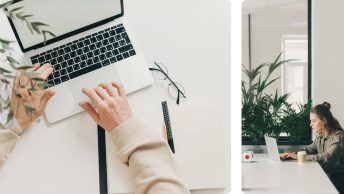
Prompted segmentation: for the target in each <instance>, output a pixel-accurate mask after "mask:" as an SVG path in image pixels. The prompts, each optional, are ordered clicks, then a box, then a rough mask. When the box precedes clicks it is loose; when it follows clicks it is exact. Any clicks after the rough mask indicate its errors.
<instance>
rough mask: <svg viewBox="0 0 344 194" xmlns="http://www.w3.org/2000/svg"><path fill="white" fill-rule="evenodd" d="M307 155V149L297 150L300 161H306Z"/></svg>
mask: <svg viewBox="0 0 344 194" xmlns="http://www.w3.org/2000/svg"><path fill="white" fill-rule="evenodd" d="M306 156H307V153H306V151H298V152H297V160H298V161H299V162H306Z"/></svg>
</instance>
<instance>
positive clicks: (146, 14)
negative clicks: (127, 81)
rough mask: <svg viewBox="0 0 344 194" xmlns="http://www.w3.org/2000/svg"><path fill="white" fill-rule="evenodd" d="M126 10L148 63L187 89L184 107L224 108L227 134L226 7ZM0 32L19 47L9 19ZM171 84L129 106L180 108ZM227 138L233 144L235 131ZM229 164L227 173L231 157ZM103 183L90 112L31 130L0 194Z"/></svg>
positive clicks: (151, 0)
mask: <svg viewBox="0 0 344 194" xmlns="http://www.w3.org/2000/svg"><path fill="white" fill-rule="evenodd" d="M124 3H125V5H124V7H125V17H126V18H127V20H128V23H129V24H130V27H131V29H132V30H133V31H134V33H135V36H136V39H137V40H138V43H139V44H140V47H141V49H142V50H143V51H144V55H145V57H146V60H147V62H148V63H149V64H150V65H152V64H153V61H158V62H162V63H163V64H164V65H165V66H166V67H167V68H168V70H169V75H170V76H171V77H172V79H173V80H175V81H177V82H179V83H181V84H182V85H183V86H184V88H185V90H186V96H187V99H186V100H184V101H182V102H181V105H180V106H179V107H178V108H183V107H197V106H198V105H200V104H214V105H218V106H221V107H223V111H224V113H225V114H224V115H225V116H226V118H225V120H226V121H227V122H226V126H227V129H228V130H227V131H229V125H230V124H229V118H230V117H229V100H230V95H229V90H230V88H229V87H230V78H229V75H230V68H229V61H230V58H229V57H230V50H229V48H230V46H229V45H230V42H229V37H230V33H229V32H230V31H229V30H230V29H229V24H230V23H229V21H230V17H229V15H230V12H229V3H228V2H227V0H211V1H210V0H199V1H193V0H176V1H164V0H163V1H161V0H145V1H141V0H125V2H124ZM33 14H34V13H33ZM0 26H1V30H0V37H1V38H9V39H12V40H15V38H14V35H13V33H12V31H11V29H10V26H9V24H8V22H7V19H6V18H5V17H4V15H3V14H1V17H0ZM13 46H14V48H15V56H16V58H17V59H18V60H19V61H21V60H20V59H23V54H22V53H20V49H19V46H18V45H16V44H14V45H13ZM167 84H168V83H167V82H166V81H165V82H164V81H162V82H158V81H157V82H156V83H154V85H153V86H151V87H149V88H146V89H143V90H140V91H138V92H135V93H133V94H131V95H130V96H129V101H130V103H131V105H132V108H133V110H134V112H138V111H144V110H151V109H160V108H161V104H160V102H161V101H163V100H168V102H169V106H171V107H173V106H174V107H175V106H176V105H175V100H173V99H171V98H170V97H169V95H168V92H167V88H166V87H167ZM227 137H228V140H229V139H230V138H229V132H228V134H227ZM227 142H228V141H227ZM228 149H229V150H230V147H229V142H228ZM227 158H228V168H229V166H230V165H229V161H230V158H229V156H227ZM227 170H228V169H227ZM227 172H228V171H227ZM98 178H99V177H98V151H97V131H96V125H95V123H94V122H93V121H92V120H91V119H90V118H89V117H88V116H87V115H86V114H85V113H81V114H78V115H76V116H74V117H71V118H68V119H65V120H64V121H62V122H59V123H56V124H53V125H48V123H47V122H46V120H45V118H42V119H41V121H40V122H39V123H35V124H34V125H32V126H31V127H30V128H29V129H27V130H26V132H25V133H24V134H23V135H22V138H21V140H20V141H19V142H18V144H17V145H16V147H15V149H14V150H13V152H12V154H11V157H10V158H9V160H8V161H7V162H6V163H5V165H4V166H3V168H2V169H1V170H0V193H10V194H22V193H28V194H31V193H35V194H46V193H49V194H55V193H56V194H61V193H65V194H69V193H70V194H95V193H99V183H98V182H99V179H98ZM227 182H229V176H228V181H227ZM192 193H194V194H205V193H207V194H220V193H224V191H219V190H207V191H193V192H192Z"/></svg>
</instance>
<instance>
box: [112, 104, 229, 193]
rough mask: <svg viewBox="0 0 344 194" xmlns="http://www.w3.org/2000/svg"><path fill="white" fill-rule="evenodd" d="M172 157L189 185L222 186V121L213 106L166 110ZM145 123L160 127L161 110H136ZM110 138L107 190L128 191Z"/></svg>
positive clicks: (124, 169)
mask: <svg viewBox="0 0 344 194" xmlns="http://www.w3.org/2000/svg"><path fill="white" fill-rule="evenodd" d="M169 113H170V114H169V115H170V120H171V127H172V134H173V140H174V147H175V154H174V155H175V158H176V160H177V162H178V164H179V167H180V169H181V173H182V176H183V179H184V180H185V181H186V184H187V186H188V188H189V189H191V190H197V189H225V188H226V174H225V172H226V143H225V125H224V121H223V119H222V118H223V115H221V111H220V110H219V109H216V108H194V109H186V110H170V111H169ZM136 116H138V117H139V118H140V119H141V120H142V121H144V123H145V125H146V126H148V127H154V129H157V130H161V127H162V124H163V113H162V110H157V111H151V112H144V113H139V114H136ZM116 151H117V150H116V147H115V145H114V143H113V141H112V140H111V139H110V138H109V136H106V152H107V175H108V192H109V193H132V192H133V191H134V189H133V188H134V185H133V183H132V181H131V178H130V174H129V172H128V167H127V166H126V165H125V164H123V163H122V162H121V161H120V160H119V159H118V158H117V156H116Z"/></svg>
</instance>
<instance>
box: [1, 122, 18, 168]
mask: <svg viewBox="0 0 344 194" xmlns="http://www.w3.org/2000/svg"><path fill="white" fill-rule="evenodd" d="M18 139H19V136H18V135H17V134H15V133H14V132H13V131H12V130H9V129H1V127H0V166H1V165H2V164H3V163H4V162H5V161H6V160H7V158H8V156H9V154H10V152H11V151H12V149H13V147H14V146H15V144H16V143H17V141H18Z"/></svg>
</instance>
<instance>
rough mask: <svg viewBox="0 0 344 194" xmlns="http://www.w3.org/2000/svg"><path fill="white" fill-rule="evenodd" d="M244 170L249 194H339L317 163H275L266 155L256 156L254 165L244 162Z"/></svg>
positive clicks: (244, 178) (244, 180)
mask: <svg viewBox="0 0 344 194" xmlns="http://www.w3.org/2000/svg"><path fill="white" fill-rule="evenodd" d="M242 170H243V192H244V193H247V194H263V193H264V194H276V193H286V194H287V193H300V194H301V193H305V194H306V193H312V194H324V193H326V194H336V193H338V192H337V190H336V189H335V187H334V186H333V185H332V183H331V181H330V179H329V178H328V177H327V175H326V173H325V172H324V171H323V170H322V168H321V166H320V165H319V164H318V163H316V162H305V163H298V162H297V161H285V162H276V161H273V160H270V159H269V158H268V156H267V155H265V154H255V155H254V157H253V162H251V163H242Z"/></svg>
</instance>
